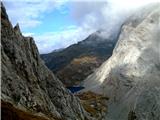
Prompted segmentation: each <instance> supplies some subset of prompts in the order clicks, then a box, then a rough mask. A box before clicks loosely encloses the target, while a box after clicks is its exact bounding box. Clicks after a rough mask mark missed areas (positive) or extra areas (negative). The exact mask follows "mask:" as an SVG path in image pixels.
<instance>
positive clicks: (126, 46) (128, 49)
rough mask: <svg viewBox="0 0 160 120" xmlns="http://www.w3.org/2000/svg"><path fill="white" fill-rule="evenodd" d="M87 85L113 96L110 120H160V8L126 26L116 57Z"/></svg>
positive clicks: (149, 9)
mask: <svg viewBox="0 0 160 120" xmlns="http://www.w3.org/2000/svg"><path fill="white" fill-rule="evenodd" d="M84 85H85V87H86V90H85V91H87V90H92V91H94V92H100V93H103V94H105V95H107V96H109V98H110V102H109V104H108V114H107V117H106V120H129V113H134V114H135V116H136V118H135V119H133V120H160V4H158V3H157V4H156V5H149V6H146V7H144V8H143V9H141V10H139V11H137V12H136V13H135V14H134V15H133V16H131V17H130V18H129V19H128V20H127V21H126V22H125V24H124V25H123V27H122V30H121V34H120V37H119V40H118V43H117V45H116V47H115V49H114V52H113V55H112V56H111V57H110V58H109V60H107V61H106V62H105V63H103V64H102V65H101V67H100V68H99V69H97V70H96V71H95V73H93V74H91V75H90V76H89V77H88V78H87V79H86V80H85V82H84Z"/></svg>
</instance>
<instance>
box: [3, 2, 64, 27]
mask: <svg viewBox="0 0 160 120" xmlns="http://www.w3.org/2000/svg"><path fill="white" fill-rule="evenodd" d="M3 3H4V5H5V6H6V8H7V13H8V14H9V16H10V19H11V21H12V23H13V24H14V25H15V24H16V23H17V22H19V24H20V26H21V28H22V29H23V28H32V27H36V26H37V25H40V24H41V23H42V22H43V21H41V18H43V13H44V12H51V11H52V10H53V9H59V8H60V6H62V5H63V4H64V3H65V0H59V1H55V0H23V1H22V0H4V1H3Z"/></svg>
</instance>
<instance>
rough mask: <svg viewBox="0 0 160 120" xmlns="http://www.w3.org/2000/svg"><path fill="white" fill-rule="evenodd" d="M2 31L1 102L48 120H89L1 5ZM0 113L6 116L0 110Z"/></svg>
mask: <svg viewBox="0 0 160 120" xmlns="http://www.w3.org/2000/svg"><path fill="white" fill-rule="evenodd" d="M1 29H2V30H1V59H2V65H1V67H2V78H1V79H2V80H1V85H2V88H1V90H2V92H1V99H2V100H3V101H4V102H7V103H9V104H12V105H13V106H14V107H16V108H18V109H21V110H24V111H29V112H30V113H32V114H35V115H40V116H47V117H49V118H50V119H53V118H55V117H56V118H60V119H63V120H84V119H85V120H86V119H91V118H88V114H87V113H86V112H85V111H84V109H83V107H82V106H81V104H80V102H79V99H78V98H77V97H75V96H73V95H72V94H70V93H69V92H68V91H67V90H66V89H65V88H64V86H63V84H62V83H61V82H60V81H59V80H58V79H57V78H56V77H55V76H54V74H53V73H52V72H51V71H50V70H48V68H47V67H46V66H45V65H44V63H43V61H42V60H41V58H40V56H39V52H38V50H37V47H36V45H35V42H34V40H33V38H32V37H24V36H22V34H21V31H20V28H19V26H18V25H16V26H15V27H14V28H13V27H12V25H11V23H10V22H9V20H8V16H7V14H6V10H5V8H4V6H3V4H2V3H1ZM2 104H3V102H2ZM2 113H5V112H3V109H2ZM5 115H6V113H5V114H2V117H5Z"/></svg>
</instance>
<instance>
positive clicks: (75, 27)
mask: <svg viewBox="0 0 160 120" xmlns="http://www.w3.org/2000/svg"><path fill="white" fill-rule="evenodd" d="M2 1H3V3H4V5H5V7H6V10H7V13H8V15H9V18H10V20H11V22H12V24H13V26H14V25H16V24H17V23H19V26H20V28H21V31H22V33H23V35H24V36H32V37H34V40H35V42H36V44H37V47H38V49H39V52H40V53H41V54H44V53H49V52H51V51H53V50H56V49H60V48H65V47H67V46H69V45H71V44H74V43H77V42H78V41H81V40H84V39H85V38H86V37H87V36H88V35H90V34H91V33H93V32H95V31H97V30H99V29H106V30H108V31H109V30H110V29H113V28H114V26H116V25H117V23H119V22H122V21H123V20H124V19H125V18H126V15H128V14H129V13H130V12H132V11H133V10H134V9H136V8H137V7H139V6H142V5H145V4H148V3H152V2H159V1H160V0H2Z"/></svg>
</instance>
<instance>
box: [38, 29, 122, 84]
mask: <svg viewBox="0 0 160 120" xmlns="http://www.w3.org/2000/svg"><path fill="white" fill-rule="evenodd" d="M119 32H120V30H119V29H118V30H117V31H110V32H107V31H105V30H99V31H97V32H95V33H93V34H91V35H89V36H88V37H87V38H86V39H85V40H83V41H80V42H78V43H77V44H73V45H71V46H69V47H67V48H65V49H63V50H61V51H53V52H51V53H49V54H42V55H41V58H42V59H43V60H44V61H45V64H46V65H47V66H48V68H49V69H50V70H52V71H53V72H54V73H56V75H57V76H58V78H59V79H60V80H61V81H62V82H63V83H64V84H65V85H67V86H72V85H77V84H79V83H80V82H81V81H82V80H83V79H85V78H86V77H87V76H88V75H89V74H91V73H92V72H93V71H94V70H95V68H97V67H99V66H100V65H101V63H103V62H104V61H105V60H106V59H108V58H109V57H110V56H111V55H112V50H113V48H114V46H115V44H116V41H117V39H118V36H119ZM75 61H79V64H78V63H77V62H75Z"/></svg>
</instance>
